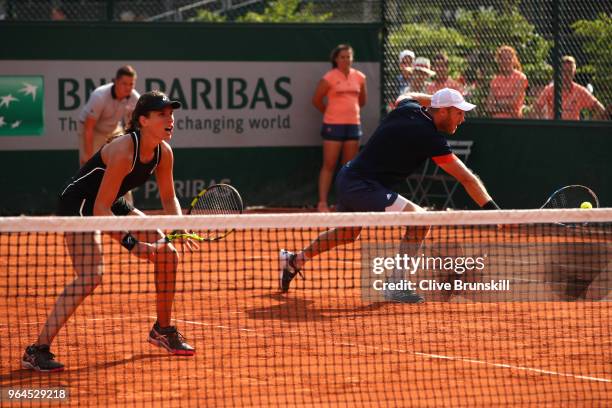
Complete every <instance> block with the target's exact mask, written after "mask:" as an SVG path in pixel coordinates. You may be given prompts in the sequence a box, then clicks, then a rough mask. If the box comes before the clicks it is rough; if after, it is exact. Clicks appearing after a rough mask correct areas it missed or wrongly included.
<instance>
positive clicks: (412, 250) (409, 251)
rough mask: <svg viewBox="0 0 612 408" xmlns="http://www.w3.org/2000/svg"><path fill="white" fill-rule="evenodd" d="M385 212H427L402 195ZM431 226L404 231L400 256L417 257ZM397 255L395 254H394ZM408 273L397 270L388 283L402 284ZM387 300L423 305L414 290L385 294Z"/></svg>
mask: <svg viewBox="0 0 612 408" xmlns="http://www.w3.org/2000/svg"><path fill="white" fill-rule="evenodd" d="M385 211H387V212H390V211H408V212H424V211H425V210H424V209H423V208H422V207H420V206H419V205H417V204H415V203H413V202H412V201H410V200H408V199H407V198H405V197H402V196H401V195H399V194H398V195H397V198H396V199H395V201H394V202H393V203H392V204H391V205H389V206H388V207H386V208H385ZM429 230H430V227H429V226H408V227H406V229H405V231H404V235H403V236H402V239H401V241H400V245H399V250H398V255H400V256H404V255H407V256H409V257H411V258H412V257H415V256H418V255H419V252H420V250H421V247H422V245H423V241H424V240H425V238H426V237H427V235H428V234H429ZM393 255H395V254H393ZM406 273H407V271H405V270H403V269H395V270H393V272H392V273H391V275H390V276H388V277H387V282H394V283H397V282H400V281H401V280H404V279H406V278H407V276H406ZM385 298H386V299H388V300H391V301H395V302H401V303H421V302H423V301H424V299H423V297H422V296H420V295H418V294H417V293H416V292H415V291H412V290H402V291H388V292H386V293H385Z"/></svg>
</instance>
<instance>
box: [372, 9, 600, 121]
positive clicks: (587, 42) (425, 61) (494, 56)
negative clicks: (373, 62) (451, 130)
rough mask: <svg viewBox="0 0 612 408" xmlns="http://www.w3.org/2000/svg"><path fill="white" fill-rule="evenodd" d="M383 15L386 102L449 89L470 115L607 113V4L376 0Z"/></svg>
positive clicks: (576, 115)
mask: <svg viewBox="0 0 612 408" xmlns="http://www.w3.org/2000/svg"><path fill="white" fill-rule="evenodd" d="M383 22H384V30H385V35H384V55H385V61H384V73H385V75H384V78H385V80H384V84H383V94H384V98H385V101H386V102H387V104H388V106H390V105H392V104H393V102H394V101H395V100H396V98H397V97H398V95H399V94H401V93H403V92H406V91H412V92H426V93H432V92H434V91H435V90H437V89H440V88H442V87H452V88H456V89H457V90H459V91H461V92H463V93H464V95H466V97H467V98H468V99H469V100H471V101H473V102H474V103H476V104H477V105H478V109H476V110H475V111H474V112H471V113H470V114H471V115H473V116H479V117H494V118H542V119H552V118H554V117H558V118H559V117H560V118H563V119H574V120H578V119H582V120H585V119H609V118H610V114H611V112H612V82H611V80H612V78H611V75H612V2H609V1H597V0H523V1H520V0H488V1H487V0H478V1H476V0H386V4H385V6H384V15H383ZM574 69H576V72H575V75H573V70H574ZM555 74H556V75H555ZM554 79H556V80H555V83H562V84H563V85H562V86H561V87H560V89H561V92H558V91H556V89H555V88H556V87H553V86H552V85H551V82H553V80H554Z"/></svg>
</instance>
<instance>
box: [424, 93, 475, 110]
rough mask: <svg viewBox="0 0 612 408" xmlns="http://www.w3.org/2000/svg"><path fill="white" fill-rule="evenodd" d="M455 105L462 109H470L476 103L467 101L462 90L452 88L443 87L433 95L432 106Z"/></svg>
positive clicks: (448, 106)
mask: <svg viewBox="0 0 612 408" xmlns="http://www.w3.org/2000/svg"><path fill="white" fill-rule="evenodd" d="M451 106H454V107H455V108H457V109H461V110H462V111H470V110H472V109H474V108H475V107H476V105H474V104H471V103H469V102H466V100H465V99H463V95H461V92H459V91H456V90H454V89H451V88H442V89H440V90H439V91H438V92H436V93H435V94H433V96H432V97H431V107H432V108H450V107H451Z"/></svg>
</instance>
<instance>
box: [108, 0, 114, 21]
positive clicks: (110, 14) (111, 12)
mask: <svg viewBox="0 0 612 408" xmlns="http://www.w3.org/2000/svg"><path fill="white" fill-rule="evenodd" d="M114 18H115V0H107V2H106V20H107V21H113V20H114Z"/></svg>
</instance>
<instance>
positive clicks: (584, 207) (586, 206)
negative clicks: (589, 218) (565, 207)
mask: <svg viewBox="0 0 612 408" xmlns="http://www.w3.org/2000/svg"><path fill="white" fill-rule="evenodd" d="M580 208H582V209H585V210H588V209H589V208H593V204H591V203H589V202H588V201H583V202H582V204H580Z"/></svg>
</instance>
